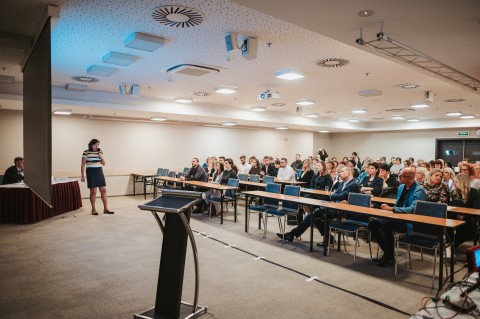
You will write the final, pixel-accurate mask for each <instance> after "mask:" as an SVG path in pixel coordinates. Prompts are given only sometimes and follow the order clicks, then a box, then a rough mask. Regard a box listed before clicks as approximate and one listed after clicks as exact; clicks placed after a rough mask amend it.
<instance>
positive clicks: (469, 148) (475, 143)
mask: <svg viewBox="0 0 480 319" xmlns="http://www.w3.org/2000/svg"><path fill="white" fill-rule="evenodd" d="M465 157H467V158H469V159H470V163H475V162H476V161H480V140H478V139H472V140H465Z"/></svg>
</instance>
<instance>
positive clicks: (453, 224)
mask: <svg viewBox="0 0 480 319" xmlns="http://www.w3.org/2000/svg"><path fill="white" fill-rule="evenodd" d="M243 193H244V194H247V195H250V196H258V197H264V198H272V199H278V200H284V201H289V202H294V203H299V204H305V205H313V206H322V207H327V208H333V209H338V210H343V211H350V212H354V213H361V214H366V215H369V216H374V217H379V218H384V219H390V220H398V221H403V222H406V223H409V222H410V223H423V224H429V225H434V226H441V227H447V228H457V227H458V226H461V225H462V224H464V223H465V222H464V221H461V220H456V219H446V218H445V219H444V218H437V217H430V216H422V215H415V214H399V213H392V212H389V211H386V210H382V209H378V208H371V207H362V206H357V205H349V204H340V203H335V202H330V201H323V200H318V199H312V198H305V197H298V196H289V195H283V194H275V193H268V192H263V191H248V192H243Z"/></svg>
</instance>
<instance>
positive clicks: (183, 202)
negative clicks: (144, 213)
mask: <svg viewBox="0 0 480 319" xmlns="http://www.w3.org/2000/svg"><path fill="white" fill-rule="evenodd" d="M200 201H201V198H195V197H190V196H188V197H182V196H168V195H164V196H161V197H158V198H155V199H154V200H152V201H150V202H148V203H145V204H142V205H138V208H140V209H143V210H149V211H156V212H160V213H176V214H178V213H181V212H182V211H184V210H185V209H187V208H189V207H191V206H193V205H195V204H197V203H198V202H200Z"/></svg>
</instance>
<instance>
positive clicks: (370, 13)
mask: <svg viewBox="0 0 480 319" xmlns="http://www.w3.org/2000/svg"><path fill="white" fill-rule="evenodd" d="M357 14H358V16H360V17H362V18H366V17H370V16H373V10H370V9H365V10H360V11H359V12H358V13H357Z"/></svg>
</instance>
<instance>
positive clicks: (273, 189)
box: [264, 183, 282, 206]
mask: <svg viewBox="0 0 480 319" xmlns="http://www.w3.org/2000/svg"><path fill="white" fill-rule="evenodd" d="M281 189H282V185H280V184H277V183H268V184H267V188H266V190H265V191H266V192H269V193H275V194H280V190H281ZM264 203H265V204H268V205H275V206H278V199H272V198H265V200H264Z"/></svg>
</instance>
